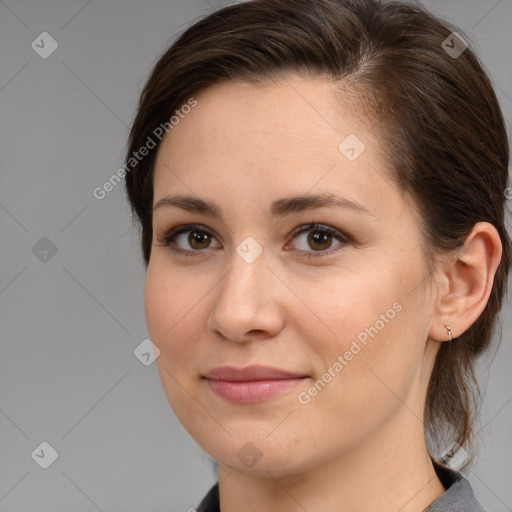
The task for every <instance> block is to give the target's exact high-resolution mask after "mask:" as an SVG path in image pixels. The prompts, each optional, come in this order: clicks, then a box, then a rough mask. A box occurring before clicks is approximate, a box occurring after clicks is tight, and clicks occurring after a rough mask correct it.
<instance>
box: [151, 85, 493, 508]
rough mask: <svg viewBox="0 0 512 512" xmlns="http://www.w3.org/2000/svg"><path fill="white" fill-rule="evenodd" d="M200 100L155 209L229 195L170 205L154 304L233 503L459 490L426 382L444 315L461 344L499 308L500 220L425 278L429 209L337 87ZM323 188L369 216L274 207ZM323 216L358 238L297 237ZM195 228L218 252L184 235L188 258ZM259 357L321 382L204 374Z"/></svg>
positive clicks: (162, 221)
mask: <svg viewBox="0 0 512 512" xmlns="http://www.w3.org/2000/svg"><path fill="white" fill-rule="evenodd" d="M196 99H197V101H198V105H197V107H196V108H194V109H193V110H192V111H191V113H189V114H188V115H187V116H186V117H185V118H184V119H182V120H181V121H180V123H179V124H178V125H177V126H175V127H174V129H173V130H172V131H171V132H170V133H169V134H168V135H167V136H166V138H165V139H164V140H163V142H162V144H161V146H160V148H159V151H158V155H157V160H156V164H155V176H154V204H155V205H156V204H157V203H158V202H159V201H160V200H161V199H163V198H164V197H166V196H170V195H174V194H178V193H179V194H189V195H193V196H194V197H199V198H202V199H204V200H206V201H211V202H214V203H216V204H217V205H218V206H219V207H220V208H221V210H222V215H223V219H224V220H222V221H221V220H219V219H216V218H213V217H211V216H209V215H206V214H204V213H197V212H190V211H186V210H184V209H181V208H178V207H176V206H170V205H167V206H161V207H158V208H156V209H155V210H154V213H153V232H154V234H153V236H154V238H153V244H154V245H153V246H152V251H151V257H150V261H149V264H148V267H147V274H146V282H145V297H144V300H145V311H146V320H147V324H148V330H149V334H150V337H151V339H152V341H153V343H154V344H155V345H156V346H157V347H158V348H159V349H160V356H159V357H158V358H157V366H158V371H159V374H160V378H161V381H162V385H163V389H164V391H165V393H166V396H167V399H168V401H169V403H170V405H171V407H172V409H173V410H174V412H175V414H176V416H177V417H178V419H179V421H180V422H181V423H182V425H183V426H184V427H185V428H186V429H187V431H188V432H189V433H190V434H191V435H192V437H193V438H194V439H195V440H196V441H197V443H198V444H199V445H200V446H201V447H202V448H203V449H204V450H205V451H206V452H207V453H208V454H209V455H210V456H211V457H213V458H214V459H215V460H217V461H218V463H219V482H220V504H221V509H222V511H223V512H234V511H235V510H240V509H242V508H243V509H244V510H248V511H259V512H261V511H273V510H280V511H281V512H283V511H284V512H287V511H290V512H291V511H294V512H295V511H299V510H300V511H303V510H304V509H305V510H309V511H312V510H315V511H322V512H329V511H335V510H336V511H339V510H341V508H340V507H342V509H343V510H344V511H362V510H380V511H381V512H386V511H394V512H396V511H397V510H400V511H401V512H409V511H418V512H419V511H421V510H423V508H425V507H426V506H428V505H429V504H430V503H432V501H434V500H435V499H436V498H437V497H438V496H440V495H441V494H442V493H443V492H444V490H445V489H444V487H443V486H442V484H441V482H440V481H439V479H438V478H437V476H436V474H435V471H434V469H433V466H432V463H431V460H430V458H429V455H428V452H427V449H426V446H425V440H424V424H423V407H424V401H425V395H426V389H427V385H428V381H429V377H430V374H431V371H432V367H433V363H434V358H435V355H436V353H437V350H438V349H439V346H440V343H441V342H443V341H446V340H448V334H447V331H446V328H445V327H444V326H443V324H447V325H450V326H451V328H452V333H453V336H454V337H456V336H458V335H460V334H461V333H462V332H464V331H465V330H466V329H467V328H468V327H469V326H470V325H471V324H472V323H473V322H474V321H475V320H476V319H477V318H478V316H479V315H480V314H481V312H482V311H483V309H484V307H485V304H486V303H487V300H488V297H489V294H490V291H491V287H492V280H493V278H494V273H495V271H496V268H497V265H498V263H499V260H500V257H501V244H500V241H499V236H498V234H497V232H496V230H495V229H494V228H493V227H492V226H491V225H489V224H487V223H479V224H477V225H476V226H475V227H474V229H473V231H472V232H471V234H470V236H469V237H468V239H467V243H466V245H464V247H463V248H462V249H461V251H460V252H458V253H457V254H450V255H446V257H443V258H440V260H439V262H438V264H437V267H436V271H435V273H434V274H432V275H429V274H427V270H426V265H425V261H424V258H423V255H422V252H421V249H420V242H421V233H420V218H419V216H418V213H417V211H416V209H415V207H414V203H413V201H412V200H411V199H410V198H408V197H406V196H405V195H404V194H403V193H402V192H400V191H399V190H398V189H397V188H395V187H394V186H393V185H392V184H391V180H390V178H389V171H388V170H387V169H385V168H384V164H383V158H382V153H381V151H382V149H383V148H382V146H381V143H380V138H379V133H378V132H377V131H376V129H375V128H371V126H372V123H370V122H368V121H367V119H366V118H365V117H364V116H362V115H361V114H359V116H355V115H354V113H355V112H357V109H354V108H351V109H349V108H345V107H342V106H341V105H340V103H339V102H337V100H336V97H335V95H334V87H333V84H332V83H330V82H328V81H326V80H321V79H306V78H301V77H299V76H293V75H292V76H290V77H288V78H286V79H283V80H282V81H281V82H280V83H279V84H275V83H272V84H270V83H269V84H266V85H265V86H264V87H254V86H251V85H248V84H244V83H239V82H227V83H222V84H217V85H214V86H211V87H209V88H208V89H206V90H204V91H202V92H201V93H200V94H199V95H197V96H196ZM348 134H356V135H357V137H358V138H359V139H360V140H361V141H363V142H364V144H365V146H366V149H365V150H364V152H363V153H362V154H361V155H360V156H359V157H358V158H357V159H356V160H354V161H349V160H348V159H347V158H346V157H345V155H344V154H342V152H340V150H339V149H338V145H339V144H340V142H341V141H343V140H344V139H345V138H346V137H347V135H348ZM322 192H327V193H336V194H339V195H343V196H344V197H346V198H349V199H351V200H352V201H357V202H358V203H360V204H362V205H363V206H364V207H365V208H366V209H368V210H369V211H370V212H371V214H365V213H361V212H357V211H353V210H351V209H347V208H339V207H337V206H323V207H321V208H316V209H309V210H304V211H297V212H291V213H288V214H287V215H285V216H283V217H273V216H272V215H271V214H270V211H269V209H270V204H271V203H272V202H273V201H275V200H278V199H282V198H288V197H292V196H296V195H301V194H305V193H311V194H313V193H314V194H316V193H322ZM312 222H318V223H321V224H323V225H326V226H330V227H333V228H335V229H337V230H339V231H341V233H344V234H345V235H348V236H349V238H350V240H349V241H348V242H343V241H340V239H337V238H336V237H334V236H333V237H332V238H329V235H328V234H324V236H326V241H325V242H322V241H321V242H317V244H316V245H315V243H314V242H313V243H311V242H310V243H308V238H307V237H308V234H311V233H317V231H315V229H311V230H310V231H309V232H307V231H306V232H305V233H302V234H298V235H294V234H293V233H292V232H293V230H294V229H295V228H297V227H299V226H302V225H308V224H310V223H312ZM192 223H194V224H200V225H201V226H202V227H203V228H204V229H206V230H207V231H210V232H211V233H212V236H211V238H210V239H209V244H210V245H208V239H207V242H206V243H203V244H202V243H201V239H199V242H197V239H196V240H194V239H192V241H191V242H190V240H189V239H188V238H187V237H188V235H189V233H188V232H187V233H185V234H182V235H179V236H178V237H177V238H175V239H174V246H175V247H178V248H182V249H183V250H188V251H195V253H194V254H193V255H192V256H186V255H179V254H175V253H173V252H171V250H170V247H168V246H165V245H164V244H163V243H162V239H163V238H164V237H165V236H166V234H167V232H168V231H169V230H170V228H173V227H176V226H180V225H186V224H192ZM321 233H323V232H322V231H321ZM317 234H318V233H317ZM248 236H251V237H253V238H254V239H255V240H256V241H257V242H258V244H259V245H260V246H261V247H262V249H263V252H262V253H261V254H260V255H259V256H258V257H257V258H256V259H255V260H254V261H253V262H252V263H248V262H247V261H245V260H244V259H243V258H242V257H241V256H239V254H238V253H237V251H236V249H237V247H238V246H239V245H240V244H241V242H242V241H243V240H244V239H245V238H246V237H248ZM320 240H323V239H322V238H320ZM191 243H192V245H191ZM172 245H173V244H172V243H171V246H172ZM319 248H320V250H319ZM322 252H323V255H322ZM327 253H330V254H327ZM312 254H313V256H315V255H318V254H320V256H319V257H308V256H311V255H312ZM397 303H398V304H399V305H400V306H401V310H400V312H397V313H396V315H394V318H393V319H391V320H388V322H386V323H385V325H384V327H383V328H381V329H380V330H379V331H378V334H376V335H375V336H374V337H373V338H372V337H368V342H367V345H366V346H362V349H361V350H360V351H359V352H358V353H357V354H356V355H354V357H353V358H352V359H351V360H350V361H348V362H347V364H346V365H344V367H343V369H342V370H341V371H339V372H338V373H336V372H335V377H333V378H332V379H331V380H330V382H329V383H328V384H327V385H326V386H325V387H324V388H323V389H322V390H321V391H320V392H318V393H317V394H316V396H313V397H311V400H310V401H309V403H307V404H302V403H300V402H299V400H298V395H299V393H301V392H307V390H308V389H309V388H311V386H312V385H313V384H314V383H315V382H316V381H317V380H318V379H320V378H321V377H322V375H323V374H324V373H325V372H326V370H327V369H328V368H330V367H331V368H332V366H333V363H334V362H335V361H337V360H338V359H337V358H338V356H340V355H343V354H345V352H346V351H347V350H349V349H350V346H351V343H352V341H353V340H355V339H357V336H358V334H360V333H361V332H362V331H364V330H365V328H368V327H370V326H374V325H375V324H376V321H377V320H379V319H380V318H381V316H380V315H381V314H385V313H386V311H387V310H389V309H390V308H392V306H393V304H397ZM379 325H380V324H379ZM359 345H361V344H359ZM253 364H260V365H267V366H273V367H278V368H281V369H285V370H288V371H292V372H298V373H301V374H303V375H307V376H309V378H307V379H306V380H304V381H302V382H301V383H300V384H298V385H297V386H296V387H294V388H293V389H292V390H290V391H288V392H286V393H284V394H281V395H279V396H277V397H273V398H271V399H268V400H265V401H263V402H258V403H252V404H246V403H245V404H236V403H231V402H228V401H226V400H224V399H222V398H220V397H218V396H217V395H215V394H214V393H213V392H212V391H211V390H210V388H209V386H208V385H207V383H206V381H205V380H204V379H203V378H202V375H204V374H205V372H207V371H208V370H210V369H211V368H214V367H217V366H223V365H232V366H237V367H245V366H249V365H253ZM247 443H252V445H254V446H253V447H251V448H247V447H246V448H245V450H249V452H250V453H252V454H253V455H254V454H256V453H258V454H260V455H261V458H260V459H259V460H258V461H257V462H256V463H255V464H254V465H252V466H251V467H248V465H246V464H244V463H243V461H242V460H241V459H240V458H239V457H238V456H237V454H238V453H239V451H240V450H241V449H242V448H243V447H244V446H245V445H246V444H247ZM252 445H251V446H252ZM254 447H255V448H254ZM243 453H245V452H243Z"/></svg>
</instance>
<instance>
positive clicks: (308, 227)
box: [158, 223, 352, 258]
mask: <svg viewBox="0 0 512 512" xmlns="http://www.w3.org/2000/svg"><path fill="white" fill-rule="evenodd" d="M190 231H197V232H199V233H206V234H207V235H209V236H212V237H214V236H215V235H214V234H213V233H212V232H211V231H210V230H208V229H206V228H204V227H203V226H201V225H199V224H187V225H184V226H177V227H175V228H172V229H170V230H169V231H168V232H167V233H165V235H164V236H163V237H161V238H158V242H159V244H160V245H161V246H164V247H167V248H168V249H169V250H170V251H171V252H173V253H176V254H180V255H182V256H187V257H188V256H199V255H200V253H201V252H203V250H201V249H197V250H186V249H179V248H177V247H175V246H173V245H172V243H173V242H174V239H175V238H176V237H177V236H178V235H181V234H182V233H188V232H190ZM308 231H318V232H321V233H327V234H329V235H331V236H333V237H334V238H336V239H337V240H339V242H340V244H338V245H339V246H344V245H346V244H347V243H350V242H351V241H352V239H351V237H349V236H348V235H346V234H344V233H342V232H341V231H339V230H337V229H334V228H331V227H330V226H326V225H324V224H318V223H313V224H305V225H302V226H300V227H299V228H298V229H296V230H294V232H292V233H291V235H292V236H293V238H296V237H297V236H299V235H301V234H302V233H306V232H308ZM338 250H339V249H336V250H334V251H333V250H329V251H327V250H326V251H313V252H311V253H309V251H307V253H308V255H307V256H305V257H308V258H318V257H322V256H328V255H330V254H333V253H335V252H337V251H338ZM315 253H316V254H315Z"/></svg>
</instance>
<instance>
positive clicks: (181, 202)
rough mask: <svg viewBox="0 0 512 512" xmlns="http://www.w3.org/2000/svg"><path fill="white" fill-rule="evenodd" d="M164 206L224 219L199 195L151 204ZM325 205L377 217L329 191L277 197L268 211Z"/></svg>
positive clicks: (285, 211)
mask: <svg viewBox="0 0 512 512" xmlns="http://www.w3.org/2000/svg"><path fill="white" fill-rule="evenodd" d="M164 206H175V207H177V208H181V209H182V210H186V211H189V212H192V213H200V214H205V215H209V216H211V217H213V218H215V219H219V220H221V221H224V219H223V217H222V210H221V208H220V207H219V206H218V205H216V204H215V203H213V202H211V201H205V200H204V199H200V198H199V197H194V196H190V195H183V194H177V195H174V196H168V197H164V198H162V199H160V200H159V201H158V202H157V203H156V204H155V205H154V206H153V211H155V210H157V209H159V208H162V207H164ZM326 206H335V207H338V208H344V209H347V210H352V211H354V212H357V213H363V214H366V215H370V216H372V217H375V218H377V216H376V215H375V214H374V213H373V212H372V211H370V210H369V209H368V208H366V207H364V206H363V205H362V204H360V203H358V202H356V201H353V200H352V199H349V198H347V197H343V196H339V195H336V194H329V193H324V194H303V195H300V196H295V197H289V198H283V199H278V200H276V201H274V202H273V203H272V204H271V205H270V213H271V215H272V216H274V217H283V216H285V215H288V214H290V213H294V212H302V211H307V210H313V209H316V208H322V207H326Z"/></svg>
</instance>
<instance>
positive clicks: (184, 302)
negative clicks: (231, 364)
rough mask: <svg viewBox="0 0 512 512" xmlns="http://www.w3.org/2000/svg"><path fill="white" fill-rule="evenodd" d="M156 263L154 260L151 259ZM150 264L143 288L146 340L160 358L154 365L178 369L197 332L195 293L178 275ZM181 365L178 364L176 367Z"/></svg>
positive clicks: (189, 351)
mask: <svg viewBox="0 0 512 512" xmlns="http://www.w3.org/2000/svg"><path fill="white" fill-rule="evenodd" d="M155 259H156V258H155ZM157 263H158V262H150V264H149V265H148V269H147V272H146V280H145V284H144V309H145V316H146V323H147V327H148V331H149V334H150V338H151V340H152V341H153V343H155V345H157V346H158V348H159V349H160V351H161V356H162V357H159V358H158V359H157V362H159V363H162V362H163V363H164V364H165V365H166V366H167V367H171V365H172V367H181V368H183V369H184V368H186V366H183V364H182V363H183V361H184V360H186V357H187V355H189V354H190V353H191V351H192V350H193V347H194V344H193V343H190V339H191V338H193V337H194V335H195V332H194V331H195V330H196V329H198V322H194V321H193V320H194V318H195V315H197V310H198V309H199V308H200V303H199V302H198V301H199V298H200V297H198V293H197V292H194V291H193V290H194V287H193V286H190V282H185V281H184V279H183V277H181V278H180V274H182V273H180V272H179V271H176V270H174V271H173V270H172V269H166V268H162V266H160V265H158V264H157ZM179 363H181V364H179Z"/></svg>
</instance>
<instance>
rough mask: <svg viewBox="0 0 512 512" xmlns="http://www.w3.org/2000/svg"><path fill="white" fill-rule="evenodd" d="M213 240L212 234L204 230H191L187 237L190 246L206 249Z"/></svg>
mask: <svg viewBox="0 0 512 512" xmlns="http://www.w3.org/2000/svg"><path fill="white" fill-rule="evenodd" d="M211 240H212V238H211V236H210V234H209V233H206V232H204V231H190V234H189V235H188V238H187V241H188V243H189V244H190V247H192V248H193V249H206V248H207V247H208V246H209V245H210V243H211ZM196 244H197V245H196Z"/></svg>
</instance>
